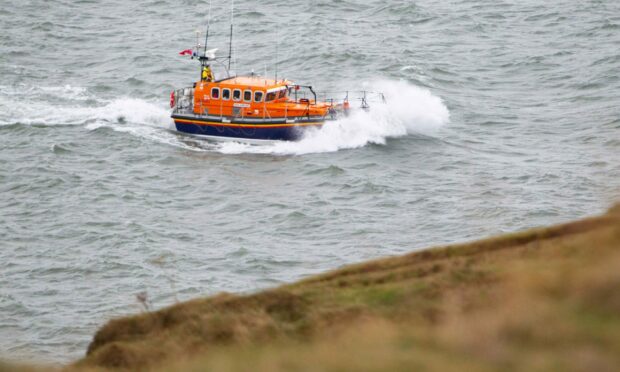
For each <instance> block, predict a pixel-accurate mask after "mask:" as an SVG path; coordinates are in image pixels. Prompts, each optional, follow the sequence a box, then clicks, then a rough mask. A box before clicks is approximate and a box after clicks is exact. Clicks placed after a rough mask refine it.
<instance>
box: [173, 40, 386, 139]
mask: <svg viewBox="0 0 620 372" xmlns="http://www.w3.org/2000/svg"><path fill="white" fill-rule="evenodd" d="M231 29H232V28H231ZM207 35H208V31H207ZM231 40H232V33H231ZM206 44H207V41H206V40H205V47H204V50H203V48H202V47H201V45H200V44H197V45H196V47H195V48H194V49H193V50H192V49H188V50H185V51H183V52H181V53H180V54H182V55H191V58H192V59H194V58H195V59H197V60H198V61H200V80H199V81H197V82H196V83H194V84H193V85H192V86H191V87H186V88H182V89H177V90H175V91H173V92H172V93H171V96H170V106H171V109H172V115H171V117H172V120H173V121H174V129H176V131H178V132H180V133H184V134H188V135H192V136H198V137H202V138H206V139H213V140H232V141H241V142H250V143H253V142H257V143H260V142H266V141H268V142H271V141H296V140H299V139H301V138H302V137H303V135H304V132H305V131H306V130H308V129H310V128H321V127H322V126H323V125H325V123H326V122H328V121H330V120H337V119H338V118H341V117H342V116H346V115H348V114H349V111H350V103H349V92H343V93H342V96H341V97H342V98H340V99H335V98H327V96H326V95H325V94H324V95H323V97H325V98H323V99H322V100H321V99H318V97H317V92H316V91H315V90H314V88H313V87H312V86H310V85H300V84H296V83H295V82H293V81H290V80H287V79H277V78H267V77H265V76H258V75H256V74H254V73H251V74H248V75H245V76H235V75H233V74H231V73H230V61H231V59H232V58H231V55H228V56H226V57H221V58H218V57H216V56H215V52H216V51H217V49H212V50H207V49H206ZM230 50H231V51H232V47H231V48H230ZM222 59H223V60H226V59H227V60H228V67H226V64H225V63H222ZM224 62H225V61H224ZM216 64H218V66H219V67H220V68H222V67H223V70H224V71H223V74H221V75H223V76H222V77H221V78H219V79H216V77H215V76H214V73H213V70H212V66H213V65H216ZM367 95H368V92H363V95H362V96H361V98H356V99H360V100H361V103H362V104H361V108H363V109H368V97H367ZM381 97H383V96H382V95H381Z"/></svg>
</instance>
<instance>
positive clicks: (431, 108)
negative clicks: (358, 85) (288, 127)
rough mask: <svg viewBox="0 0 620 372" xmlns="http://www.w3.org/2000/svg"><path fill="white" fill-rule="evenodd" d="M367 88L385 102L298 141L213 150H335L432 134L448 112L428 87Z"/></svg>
mask: <svg viewBox="0 0 620 372" xmlns="http://www.w3.org/2000/svg"><path fill="white" fill-rule="evenodd" d="M368 88H369V90H374V91H379V92H383V94H384V95H385V99H386V102H385V103H374V104H372V105H371V108H370V110H368V111H364V110H355V111H353V113H352V114H351V115H350V116H348V117H344V118H342V119H339V120H336V121H333V122H328V123H326V124H325V125H324V126H323V127H322V128H320V129H314V130H312V129H311V130H307V131H306V134H305V135H304V137H303V138H302V139H301V140H300V141H297V142H278V143H274V144H269V145H260V146H256V145H249V144H242V143H237V142H224V143H221V144H218V146H216V147H215V148H216V150H217V151H219V152H222V153H226V154H238V153H258V154H282V155H302V154H308V153H321V152H334V151H338V150H341V149H352V148H358V147H363V146H365V145H367V144H385V142H386V139H387V138H392V137H401V136H405V135H407V134H412V133H424V134H432V133H433V132H435V131H436V130H437V129H438V128H440V127H441V126H443V125H444V124H446V123H447V122H448V121H449V119H450V113H449V111H448V109H447V107H446V106H445V105H444V103H443V102H442V100H441V98H439V97H437V96H434V95H433V94H432V93H431V92H430V91H429V90H427V89H424V88H420V87H417V86H415V85H412V84H409V83H407V82H404V81H389V80H381V81H376V82H374V83H372V84H369V87H368Z"/></svg>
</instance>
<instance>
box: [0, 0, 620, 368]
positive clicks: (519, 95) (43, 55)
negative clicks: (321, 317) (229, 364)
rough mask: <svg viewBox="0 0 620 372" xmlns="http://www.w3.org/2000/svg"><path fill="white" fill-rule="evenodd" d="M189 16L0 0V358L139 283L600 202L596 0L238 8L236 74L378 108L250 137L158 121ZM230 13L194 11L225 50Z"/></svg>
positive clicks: (619, 104) (615, 34) (467, 230)
mask: <svg viewBox="0 0 620 372" xmlns="http://www.w3.org/2000/svg"><path fill="white" fill-rule="evenodd" d="M208 10H209V2H208V1H196V0H176V1H172V0H139V1H122V0H102V1H93V0H2V1H1V6H0V358H11V359H22V360H24V359H30V358H33V357H34V358H36V359H37V360H38V361H58V362H67V361H70V360H73V359H76V358H78V357H80V356H81V355H83V354H84V352H85V349H86V346H87V344H88V342H89V341H90V340H91V338H92V336H93V334H94V332H95V331H96V329H97V328H98V327H99V326H101V325H103V324H104V323H105V322H106V321H107V320H109V319H111V318H114V317H118V316H123V315H127V314H132V313H136V312H139V311H141V310H140V306H141V305H140V304H139V303H138V302H137V301H136V294H138V293H141V292H146V293H147V295H148V301H149V305H150V306H151V307H152V308H161V307H163V306H166V305H169V304H172V303H174V302H175V301H182V300H187V299H190V298H194V297H197V296H205V295H209V294H214V293H217V292H221V291H229V292H232V291H235V292H248V291H254V290H257V289H260V288H265V287H271V286H275V285H278V284H279V283H283V282H289V281H293V280H296V279H299V278H302V277H304V276H307V275H311V274H314V273H318V272H321V271H324V270H328V269H333V268H337V267H339V266H341V265H344V264H347V263H352V262H358V261H361V260H367V259H370V258H374V257H382V256H388V255H395V254H401V253H404V252H409V251H414V250H417V249H422V248H425V247H428V246H433V245H440V244H445V243H450V242H459V241H466V240H471V239H475V238H478V237H484V236H488V235H491V234H498V233H502V232H506V231H515V230H519V229H524V228H528V227H533V226H539V225H547V224H552V223H557V222H562V221H568V220H571V219H575V218H578V217H582V216H586V215H592V214H596V213H600V212H602V211H604V210H605V209H606V208H607V207H608V206H610V204H611V203H612V202H613V201H616V200H619V199H620V2H618V1H617V0H584V1H576V0H558V1H553V2H543V1H534V0H521V1H516V0H512V1H508V0H494V1H483V0H475V1H471V0H448V1H430V0H420V1H401V0H398V1H396V0H388V1H384V0H381V1H380V0H362V1H344V0H338V1H332V0H330V1H327V0H316V1H310V2H290V1H282V0H264V1H260V2H259V1H247V0H237V1H235V15H234V23H235V30H234V39H233V40H234V43H233V44H234V55H235V59H234V61H233V62H234V63H233V67H234V69H235V71H236V72H237V73H239V74H242V73H249V72H251V71H254V72H255V73H258V74H264V75H265V74H266V75H267V76H272V75H274V74H275V66H276V61H277V66H278V74H279V76H281V77H287V78H289V79H292V80H295V81H296V82H298V83H305V84H311V85H313V86H314V87H316V88H317V89H318V90H319V91H321V90H325V91H333V90H359V89H367V90H380V91H383V92H384V93H385V95H386V98H387V104H385V105H380V106H377V107H375V108H374V110H371V111H370V112H369V113H366V114H359V115H354V116H352V117H349V118H347V119H344V120H341V121H338V122H334V123H330V124H329V125H327V126H325V127H323V129H321V130H319V131H315V132H311V133H308V134H307V136H306V137H305V138H304V139H302V140H301V141H300V142H298V143H281V144H274V145H266V146H250V145H244V144H238V143H225V144H218V143H209V142H204V141H200V140H196V139H193V138H188V137H185V136H182V135H179V134H176V133H173V132H171V131H169V130H168V129H169V126H170V119H169V109H168V99H169V94H170V91H171V90H173V89H175V88H179V87H183V86H188V85H190V84H191V83H192V82H193V81H194V80H196V78H198V76H199V68H198V66H197V64H196V62H195V61H191V60H189V59H187V57H181V56H179V54H178V53H179V51H181V50H184V49H187V48H191V47H192V46H193V45H194V44H195V38H196V36H195V31H196V30H201V31H202V35H204V29H205V26H206V21H207V13H208ZM229 21H230V2H222V1H214V2H213V4H212V10H211V25H210V40H209V44H210V45H211V46H213V47H218V48H220V51H223V53H224V54H226V50H227V47H228V30H229ZM276 50H277V57H276Z"/></svg>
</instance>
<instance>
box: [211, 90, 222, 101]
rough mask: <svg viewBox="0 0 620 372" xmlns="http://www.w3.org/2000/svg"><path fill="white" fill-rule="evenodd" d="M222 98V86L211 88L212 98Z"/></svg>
mask: <svg viewBox="0 0 620 372" xmlns="http://www.w3.org/2000/svg"><path fill="white" fill-rule="evenodd" d="M219 98H220V88H211V99H219Z"/></svg>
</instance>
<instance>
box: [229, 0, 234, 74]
mask: <svg viewBox="0 0 620 372" xmlns="http://www.w3.org/2000/svg"><path fill="white" fill-rule="evenodd" d="M234 14H235V0H231V2H230V43H229V46H228V70H229V71H230V61H231V60H232V42H233V16H234Z"/></svg>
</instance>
